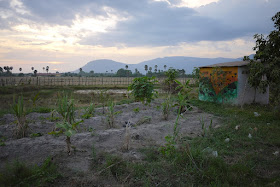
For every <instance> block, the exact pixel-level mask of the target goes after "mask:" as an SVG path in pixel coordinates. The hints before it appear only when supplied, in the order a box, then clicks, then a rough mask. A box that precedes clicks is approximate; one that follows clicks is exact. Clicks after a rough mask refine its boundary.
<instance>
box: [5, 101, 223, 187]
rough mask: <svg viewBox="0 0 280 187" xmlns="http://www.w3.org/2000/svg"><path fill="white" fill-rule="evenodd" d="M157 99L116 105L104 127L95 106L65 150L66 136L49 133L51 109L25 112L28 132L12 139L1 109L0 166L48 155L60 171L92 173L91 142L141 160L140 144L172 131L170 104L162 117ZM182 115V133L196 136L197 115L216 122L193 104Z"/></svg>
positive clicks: (10, 123) (10, 121)
mask: <svg viewBox="0 0 280 187" xmlns="http://www.w3.org/2000/svg"><path fill="white" fill-rule="evenodd" d="M161 101H162V100H155V101H153V102H152V103H151V105H149V106H145V105H143V104H142V103H131V104H123V105H117V106H115V110H116V111H121V113H120V114H119V115H117V116H116V118H115V122H116V125H115V126H116V127H115V128H111V129H108V127H107V125H106V124H107V121H106V117H105V116H104V115H103V114H102V108H97V109H96V112H95V117H91V118H89V119H85V120H84V122H83V123H82V124H81V125H80V126H79V128H78V132H77V133H76V134H75V135H73V136H72V137H71V142H72V145H73V146H75V151H73V152H72V154H71V155H70V156H69V155H68V154H67V152H66V143H65V136H64V135H61V136H53V135H49V134H48V133H49V132H51V131H52V130H53V129H54V127H55V124H56V123H57V122H53V121H51V120H50V116H51V114H50V113H45V114H42V113H31V114H29V115H27V121H28V123H29V127H30V129H29V133H28V137H25V138H21V139H15V138H14V136H13V130H14V128H15V120H16V119H15V116H14V115H12V114H6V115H4V116H3V117H2V118H0V124H1V125H0V138H1V137H2V138H3V137H5V138H6V140H5V146H0V169H1V168H3V167H4V166H5V163H8V162H11V161H13V160H15V159H19V160H20V161H23V162H25V163H30V164H38V165H40V164H42V162H43V161H44V160H45V159H46V158H47V157H49V156H51V157H52V158H53V160H54V161H55V162H56V163H57V164H58V166H59V168H60V170H61V171H62V172H64V173H74V174H81V173H82V174H83V175H84V176H86V175H88V174H90V175H91V174H92V171H91V170H90V166H91V154H92V146H93V145H94V147H95V150H96V152H107V153H110V154H115V155H118V156H121V157H123V158H125V159H129V160H139V161H141V160H142V159H143V155H142V154H141V152H140V151H139V149H141V148H145V147H149V146H160V145H163V144H164V143H165V139H164V137H165V136H166V135H168V134H172V131H173V125H174V122H175V120H176V111H175V109H174V110H173V111H172V112H171V114H170V117H169V120H168V121H166V120H164V119H163V117H162V114H161V110H160V108H159V107H160V106H161ZM136 108H139V112H137V111H136V110H133V109H136ZM82 113H83V111H80V112H79V111H78V112H77V114H76V117H77V120H79V119H80V118H81V117H80V116H81V114H82ZM182 116H183V118H180V120H179V128H180V134H181V136H189V137H195V136H200V135H201V133H202V128H201V120H203V121H204V123H205V125H209V124H210V122H211V121H212V125H213V127H215V126H216V127H217V126H218V123H219V119H218V118H217V117H214V116H213V115H211V114H208V113H204V112H202V111H201V110H199V109H198V108H196V107H193V110H192V111H186V112H185V113H183V115H182ZM144 119H146V120H144ZM147 119H150V120H147ZM127 121H130V122H131V124H132V126H131V128H130V133H129V140H130V143H129V150H125V149H124V146H126V143H125V142H126V141H125V135H126V127H125V124H126V122H127ZM32 133H40V134H41V135H42V136H39V137H30V135H31V134H32ZM62 184H63V183H62ZM62 184H61V185H62Z"/></svg>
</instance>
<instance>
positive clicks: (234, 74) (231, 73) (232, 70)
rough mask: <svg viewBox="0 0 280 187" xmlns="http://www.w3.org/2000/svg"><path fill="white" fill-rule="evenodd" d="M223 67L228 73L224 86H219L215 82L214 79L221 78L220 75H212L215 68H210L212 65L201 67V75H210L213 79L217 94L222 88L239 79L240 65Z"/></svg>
mask: <svg viewBox="0 0 280 187" xmlns="http://www.w3.org/2000/svg"><path fill="white" fill-rule="evenodd" d="M221 68H222V70H223V71H224V72H226V73H227V74H226V83H225V84H223V86H222V87H218V86H216V85H215V84H213V82H214V81H218V80H219V78H218V77H213V76H212V77H211V74H212V72H213V69H214V68H210V67H207V68H200V75H201V76H203V77H208V78H209V79H210V80H211V82H212V85H213V88H214V90H215V92H216V94H218V93H219V92H220V91H221V90H223V88H225V87H226V86H227V85H229V84H231V83H233V82H235V81H238V67H221ZM213 78H214V79H213ZM217 78H218V79H217Z"/></svg>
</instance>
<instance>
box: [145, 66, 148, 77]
mask: <svg viewBox="0 0 280 187" xmlns="http://www.w3.org/2000/svg"><path fill="white" fill-rule="evenodd" d="M145 71H146V75H147V71H148V65H145Z"/></svg>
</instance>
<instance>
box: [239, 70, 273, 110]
mask: <svg viewBox="0 0 280 187" xmlns="http://www.w3.org/2000/svg"><path fill="white" fill-rule="evenodd" d="M246 71H247V72H248V68H247V67H245V66H243V67H239V68H238V87H237V90H238V93H237V101H236V103H235V104H238V105H241V104H250V103H253V101H254V95H255V89H254V88H252V87H251V86H250V84H249V83H248V74H245V73H244V72H246ZM246 82H247V83H246ZM255 102H256V103H259V104H268V103H269V88H267V89H266V92H265V93H262V92H260V90H257V91H256V99H255Z"/></svg>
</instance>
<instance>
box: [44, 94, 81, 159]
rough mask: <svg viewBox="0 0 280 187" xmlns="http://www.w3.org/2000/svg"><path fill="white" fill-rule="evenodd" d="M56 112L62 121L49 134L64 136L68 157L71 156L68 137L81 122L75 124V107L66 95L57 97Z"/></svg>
mask: <svg viewBox="0 0 280 187" xmlns="http://www.w3.org/2000/svg"><path fill="white" fill-rule="evenodd" d="M57 105H58V107H57V112H58V113H59V114H60V115H61V116H62V119H63V121H62V122H60V123H57V124H56V128H57V129H58V130H56V131H52V132H51V133H49V134H53V135H59V134H64V135H65V136H66V140H65V142H66V148H67V152H68V154H69V155H71V141H70V137H71V136H72V135H74V134H75V133H76V130H77V126H78V125H79V124H80V123H81V122H82V121H79V122H75V118H74V117H75V105H74V100H73V99H69V98H68V96H67V95H66V94H62V95H59V97H58V102H57Z"/></svg>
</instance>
